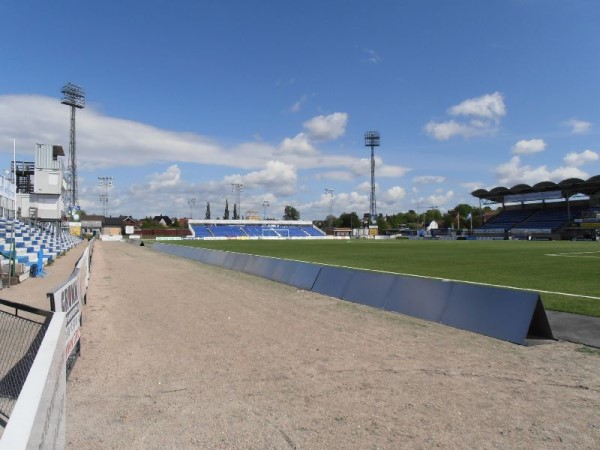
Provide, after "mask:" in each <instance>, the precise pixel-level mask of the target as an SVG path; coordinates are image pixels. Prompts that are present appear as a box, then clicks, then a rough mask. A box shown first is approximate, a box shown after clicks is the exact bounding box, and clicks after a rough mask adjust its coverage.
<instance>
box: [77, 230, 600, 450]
mask: <svg viewBox="0 0 600 450" xmlns="http://www.w3.org/2000/svg"><path fill="white" fill-rule="evenodd" d="M85 317H86V320H85V322H84V328H83V338H82V355H81V357H80V359H79V360H78V362H77V363H76V365H75V368H74V369H73V371H72V373H71V377H70V380H69V382H68V388H67V389H68V393H67V394H68V400H67V402H68V403H67V414H68V417H67V442H68V448H71V449H98V448H123V449H131V448H135V449H149V448H157V449H158V448H161V449H163V448H177V449H181V448H255V449H263V448H361V449H363V448H415V447H417V448H419V447H421V448H430V447H436V446H440V447H446V448H465V447H471V448H511V447H512V448H517V447H519V448H544V449H548V448H597V447H598V443H600V421H599V419H598V417H599V416H598V412H599V411H600V354H598V353H594V352H593V351H591V350H590V351H581V349H582V347H581V346H578V345H574V344H569V343H556V344H549V345H539V346H534V347H521V346H517V345H513V344H509V343H505V342H501V341H497V340H494V339H490V338H486V337H483V336H479V335H476V334H472V333H468V332H464V331H460V330H455V329H451V328H447V327H444V326H441V325H437V324H432V323H427V322H423V321H420V320H417V319H412V318H408V317H405V316H401V315H398V314H393V313H388V312H384V311H379V310H373V309H370V308H367V307H361V306H358V305H354V304H350V303H346V302H342V301H339V300H335V299H332V298H328V297H324V296H320V295H317V294H313V293H309V292H305V291H299V290H296V289H295V288H291V287H289V286H285V285H280V284H276V283H272V282H270V281H267V280H263V279H259V278H255V277H252V276H249V275H245V274H240V273H236V272H230V271H227V270H224V269H220V268H216V267H212V266H206V265H202V264H200V263H195V262H192V261H188V260H184V259H178V258H175V257H172V256H168V255H165V254H161V253H157V252H153V251H152V250H151V249H150V248H148V247H136V246H133V245H129V244H123V243H117V242H98V243H97V245H96V248H95V252H94V261H93V271H92V277H91V284H90V289H89V291H88V304H87V306H86V308H85Z"/></svg>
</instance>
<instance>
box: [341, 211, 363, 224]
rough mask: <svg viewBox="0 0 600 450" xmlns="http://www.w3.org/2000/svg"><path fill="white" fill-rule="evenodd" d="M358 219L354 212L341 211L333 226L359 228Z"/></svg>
mask: <svg viewBox="0 0 600 450" xmlns="http://www.w3.org/2000/svg"><path fill="white" fill-rule="evenodd" d="M360 223H361V222H360V219H359V218H358V215H357V214H356V213H355V212H351V213H342V214H341V215H340V217H339V218H338V219H337V221H336V222H335V226H336V227H339V228H359V227H360Z"/></svg>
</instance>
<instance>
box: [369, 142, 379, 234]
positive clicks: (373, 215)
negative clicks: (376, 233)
mask: <svg viewBox="0 0 600 450" xmlns="http://www.w3.org/2000/svg"><path fill="white" fill-rule="evenodd" d="M379 143H380V137H379V131H367V132H366V133H365V147H371V199H370V203H371V211H370V213H369V215H370V217H369V219H370V222H371V224H375V223H377V202H376V200H375V147H379Z"/></svg>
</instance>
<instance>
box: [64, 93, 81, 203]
mask: <svg viewBox="0 0 600 450" xmlns="http://www.w3.org/2000/svg"><path fill="white" fill-rule="evenodd" d="M61 93H62V94H63V99H62V101H61V103H62V104H63V105H67V106H70V107H71V135H70V141H69V163H68V170H69V173H70V180H69V195H68V197H69V198H68V201H69V205H68V206H69V209H71V208H72V207H75V206H77V204H78V203H79V199H78V192H77V152H76V139H75V110H76V109H83V108H85V92H84V91H83V88H82V87H81V86H77V85H76V84H73V83H67V84H65V85H64V86H63V88H62V90H61Z"/></svg>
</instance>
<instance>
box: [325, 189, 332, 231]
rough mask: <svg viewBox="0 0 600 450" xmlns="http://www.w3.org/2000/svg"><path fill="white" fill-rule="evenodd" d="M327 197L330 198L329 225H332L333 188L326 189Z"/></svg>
mask: <svg viewBox="0 0 600 450" xmlns="http://www.w3.org/2000/svg"><path fill="white" fill-rule="evenodd" d="M325 197H327V198H328V199H329V226H330V227H331V226H332V223H331V221H332V220H333V189H329V188H326V189H325Z"/></svg>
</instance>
